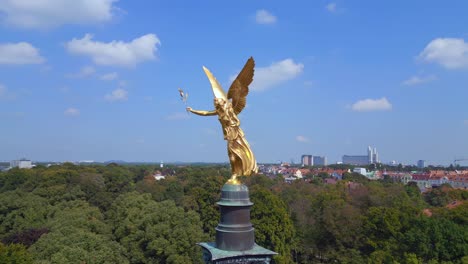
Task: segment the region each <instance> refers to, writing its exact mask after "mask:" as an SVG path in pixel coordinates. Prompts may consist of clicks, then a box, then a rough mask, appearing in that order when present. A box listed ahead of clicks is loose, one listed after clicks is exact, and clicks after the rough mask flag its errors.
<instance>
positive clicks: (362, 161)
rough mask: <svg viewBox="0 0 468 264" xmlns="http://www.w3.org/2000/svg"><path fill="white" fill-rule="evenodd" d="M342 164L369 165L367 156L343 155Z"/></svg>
mask: <svg viewBox="0 0 468 264" xmlns="http://www.w3.org/2000/svg"><path fill="white" fill-rule="evenodd" d="M343 164H349V165H369V156H367V155H365V156H357V155H343Z"/></svg>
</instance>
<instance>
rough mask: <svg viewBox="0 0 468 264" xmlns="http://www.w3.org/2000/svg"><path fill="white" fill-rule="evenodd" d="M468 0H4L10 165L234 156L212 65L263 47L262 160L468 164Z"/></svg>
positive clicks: (0, 63)
mask: <svg viewBox="0 0 468 264" xmlns="http://www.w3.org/2000/svg"><path fill="white" fill-rule="evenodd" d="M467 10H468V2H466V1H463V0H459V1H456V0H455V1H451V2H450V4H447V3H445V2H443V1H426V0H425V1H423V0H419V1H387V2H385V3H384V2H382V1H370V0H369V1H359V2H356V1H335V2H330V1H293V2H291V1H289V2H286V1H130V0H120V1H119V0H93V1H89V0H37V1H30V0H0V33H1V37H0V121H1V122H0V160H11V159H17V158H21V157H27V158H30V159H32V160H58V161H61V160H96V161H105V160H110V159H121V160H127V161H156V162H159V161H161V160H163V161H167V162H169V161H215V162H225V161H227V160H228V159H227V155H226V142H225V141H224V140H223V138H222V132H221V129H220V125H219V123H218V120H217V119H216V117H199V116H194V115H189V114H187V113H186V112H185V110H184V109H185V105H184V103H183V102H182V101H181V100H180V98H179V94H178V92H177V88H179V87H181V88H182V89H184V90H185V91H186V92H187V93H188V94H189V98H188V105H190V106H192V107H193V108H195V109H204V110H211V109H212V108H213V101H212V99H213V95H212V93H211V88H210V85H209V82H208V80H207V79H206V76H205V75H204V72H203V70H202V65H205V66H206V67H208V68H209V69H210V70H211V71H212V72H213V73H214V74H215V76H216V77H217V78H218V80H219V81H220V82H221V84H222V85H223V86H224V88H225V89H227V88H228V87H229V84H230V80H232V78H233V76H236V74H237V73H238V71H239V70H240V69H241V68H242V66H243V65H244V63H245V61H246V60H247V59H248V58H249V57H250V56H253V57H254V58H255V61H256V71H255V77H254V82H253V84H252V86H251V92H250V94H249V96H248V101H247V104H248V105H247V107H246V108H245V109H244V111H243V113H242V114H241V115H240V116H241V122H242V127H243V129H244V131H245V133H246V135H247V139H248V140H249V142H250V143H251V145H252V148H253V150H254V153H255V155H256V157H257V160H258V161H259V162H276V161H278V160H283V161H290V160H291V159H294V160H295V161H296V162H299V159H300V155H301V154H313V155H326V156H327V157H328V159H329V161H331V162H335V161H338V160H340V159H341V156H342V155H343V154H365V152H366V149H367V146H368V145H372V146H375V147H377V149H378V150H379V152H380V157H381V159H382V160H383V161H391V160H396V161H398V162H404V163H415V162H416V161H417V160H418V159H425V160H427V161H428V162H429V163H432V164H449V163H450V162H451V161H452V160H453V159H454V158H459V157H466V158H468V27H467V25H468V16H467V15H466V14H467V13H466V11H467Z"/></svg>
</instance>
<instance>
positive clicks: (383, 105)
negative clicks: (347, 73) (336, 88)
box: [351, 97, 392, 112]
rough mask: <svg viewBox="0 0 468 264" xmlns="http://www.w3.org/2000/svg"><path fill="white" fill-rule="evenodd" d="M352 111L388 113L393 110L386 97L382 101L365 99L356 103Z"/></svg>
mask: <svg viewBox="0 0 468 264" xmlns="http://www.w3.org/2000/svg"><path fill="white" fill-rule="evenodd" d="M351 109H352V110H354V111H358V112H370V111H388V110H392V104H391V103H390V102H389V101H388V100H387V98H385V97H382V98H380V99H364V100H360V101H357V102H356V103H354V104H353V105H352V106H351Z"/></svg>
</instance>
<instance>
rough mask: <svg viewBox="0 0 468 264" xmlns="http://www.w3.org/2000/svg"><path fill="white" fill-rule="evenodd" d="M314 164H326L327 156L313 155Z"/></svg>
mask: <svg viewBox="0 0 468 264" xmlns="http://www.w3.org/2000/svg"><path fill="white" fill-rule="evenodd" d="M313 162H314V166H327V157H325V156H313Z"/></svg>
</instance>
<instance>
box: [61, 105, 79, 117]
mask: <svg viewBox="0 0 468 264" xmlns="http://www.w3.org/2000/svg"><path fill="white" fill-rule="evenodd" d="M64 115H66V116H79V115H80V110H78V109H76V108H73V107H70V108H68V109H67V110H65V112H64Z"/></svg>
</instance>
